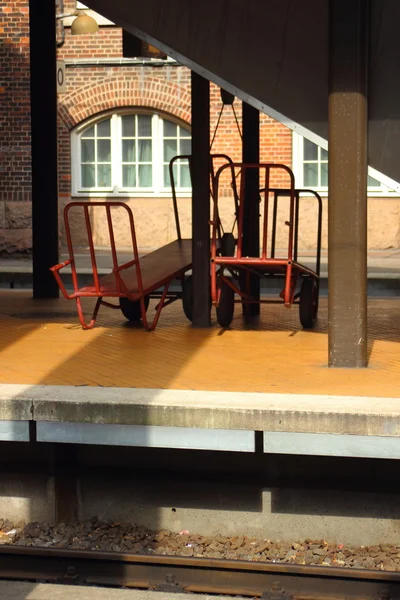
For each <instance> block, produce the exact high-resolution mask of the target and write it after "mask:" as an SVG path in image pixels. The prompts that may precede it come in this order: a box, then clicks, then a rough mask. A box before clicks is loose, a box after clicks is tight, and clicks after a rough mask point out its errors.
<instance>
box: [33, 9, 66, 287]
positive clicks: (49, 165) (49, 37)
mask: <svg viewBox="0 0 400 600" xmlns="http://www.w3.org/2000/svg"><path fill="white" fill-rule="evenodd" d="M29 28H30V74H31V134H32V146H31V152H32V246H33V295H34V297H35V298H57V297H58V294H59V289H58V285H57V283H56V281H55V279H54V277H53V274H52V273H51V272H50V271H49V268H50V267H51V266H52V265H54V264H56V263H58V163H57V82H56V18H55V3H54V1H53V2H38V1H37V0H30V1H29Z"/></svg>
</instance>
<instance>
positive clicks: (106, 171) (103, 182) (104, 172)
mask: <svg viewBox="0 0 400 600" xmlns="http://www.w3.org/2000/svg"><path fill="white" fill-rule="evenodd" d="M97 186H98V187H111V165H98V166H97Z"/></svg>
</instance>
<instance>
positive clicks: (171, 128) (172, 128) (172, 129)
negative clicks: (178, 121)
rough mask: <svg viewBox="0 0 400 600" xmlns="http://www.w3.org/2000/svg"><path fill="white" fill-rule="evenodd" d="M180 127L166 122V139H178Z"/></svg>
mask: <svg viewBox="0 0 400 600" xmlns="http://www.w3.org/2000/svg"><path fill="white" fill-rule="evenodd" d="M177 129H178V126H177V125H175V123H171V121H164V137H176V136H177Z"/></svg>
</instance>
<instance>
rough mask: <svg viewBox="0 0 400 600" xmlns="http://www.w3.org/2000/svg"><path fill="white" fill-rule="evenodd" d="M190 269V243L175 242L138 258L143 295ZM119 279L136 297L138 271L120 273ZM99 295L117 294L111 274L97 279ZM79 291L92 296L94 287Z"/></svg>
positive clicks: (183, 241)
mask: <svg viewBox="0 0 400 600" xmlns="http://www.w3.org/2000/svg"><path fill="white" fill-rule="evenodd" d="M191 267H192V240H190V239H187V240H175V241H174V242H171V243H170V244H167V245H166V246H163V247H162V248H158V249H157V250H154V252H150V253H149V254H146V255H144V256H143V257H141V258H140V268H141V273H142V285H143V293H144V294H145V295H147V294H150V293H151V292H153V291H154V290H156V289H158V288H159V287H161V286H163V285H165V283H167V282H168V281H171V278H172V279H175V278H177V277H179V276H180V275H181V274H182V273H184V272H185V271H189V269H191ZM120 278H121V280H122V283H123V285H124V286H125V287H126V288H127V289H128V290H129V292H130V294H139V285H138V279H137V270H136V268H135V267H134V266H131V267H128V268H127V269H124V270H121V272H120ZM99 284H100V292H101V293H104V295H109V294H111V293H114V294H117V286H116V278H115V274H114V273H109V274H108V275H104V276H103V277H100V279H99ZM79 291H80V292H81V293H82V292H83V293H85V292H89V293H91V292H94V291H95V285H94V282H93V285H88V286H84V287H81V288H80V289H79Z"/></svg>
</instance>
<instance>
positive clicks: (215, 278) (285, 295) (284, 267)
mask: <svg viewBox="0 0 400 600" xmlns="http://www.w3.org/2000/svg"><path fill="white" fill-rule="evenodd" d="M228 167H230V168H232V167H233V168H240V169H241V170H242V177H241V182H240V183H241V185H240V203H239V215H238V244H237V255H236V256H235V257H225V256H218V249H217V229H218V187H219V186H218V182H219V178H220V176H221V173H222V172H223V171H224V170H225V169H226V168H228ZM246 169H259V171H262V170H264V171H265V187H264V188H263V193H264V221H263V240H262V242H263V244H262V255H261V257H244V256H243V239H242V238H243V213H244V202H243V199H244V179H245V171H246ZM278 169H280V170H284V171H286V173H287V174H288V175H289V177H290V183H291V185H290V188H289V189H288V190H286V192H287V195H288V196H290V209H289V213H290V216H289V219H290V220H289V221H288V222H287V225H288V252H287V259H276V258H272V257H270V258H268V257H267V234H268V201H269V194H270V192H271V191H273V190H274V189H275V188H269V175H270V172H271V171H273V170H278ZM215 181H216V184H215V199H214V213H213V220H212V236H211V297H212V303H213V305H214V306H218V303H219V297H220V283H221V282H222V281H225V282H226V283H227V285H229V286H230V287H231V288H232V289H233V290H234V291H235V292H236V293H237V294H239V296H240V297H241V298H242V299H243V300H244V301H246V294H244V293H243V291H241V290H240V289H239V288H238V287H237V286H235V284H234V283H233V282H232V281H231V279H230V278H227V277H226V276H225V275H224V269H225V268H228V269H229V270H250V269H249V268H252V269H253V270H259V272H260V276H263V275H264V274H265V273H268V270H270V272H271V273H276V272H277V271H278V272H282V273H283V274H284V275H285V284H284V289H283V292H282V294H281V297H282V299H283V301H284V304H285V306H287V307H289V306H291V304H293V302H294V299H295V289H296V284H297V280H298V277H299V275H301V274H303V275H307V276H309V277H313V278H315V279H316V280H318V278H319V274H318V273H316V272H314V271H312V270H311V269H308V268H307V267H305V266H303V265H299V264H298V263H296V262H294V259H293V256H294V250H295V245H294V232H295V223H294V220H295V214H296V212H295V205H296V198H297V202H298V195H296V190H295V187H294V175H293V172H292V171H291V169H289V167H287V166H286V165H281V164H269V163H267V164H266V163H258V164H245V163H233V165H232V166H231V165H223V166H222V167H220V168H219V169H218V171H217V173H216V176H215ZM318 198H319V196H318V195H317V199H318ZM319 200H320V199H319ZM321 207H322V204H321ZM319 212H321V211H319ZM297 215H298V213H297ZM321 219H322V217H321V215H319V219H318V233H319V234H320V223H321V222H322V221H321ZM318 237H319V236H318ZM318 245H319V249H320V242H318ZM218 267H220V269H219V271H218V273H217V268H218ZM249 300H250V301H251V302H252V299H249Z"/></svg>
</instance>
